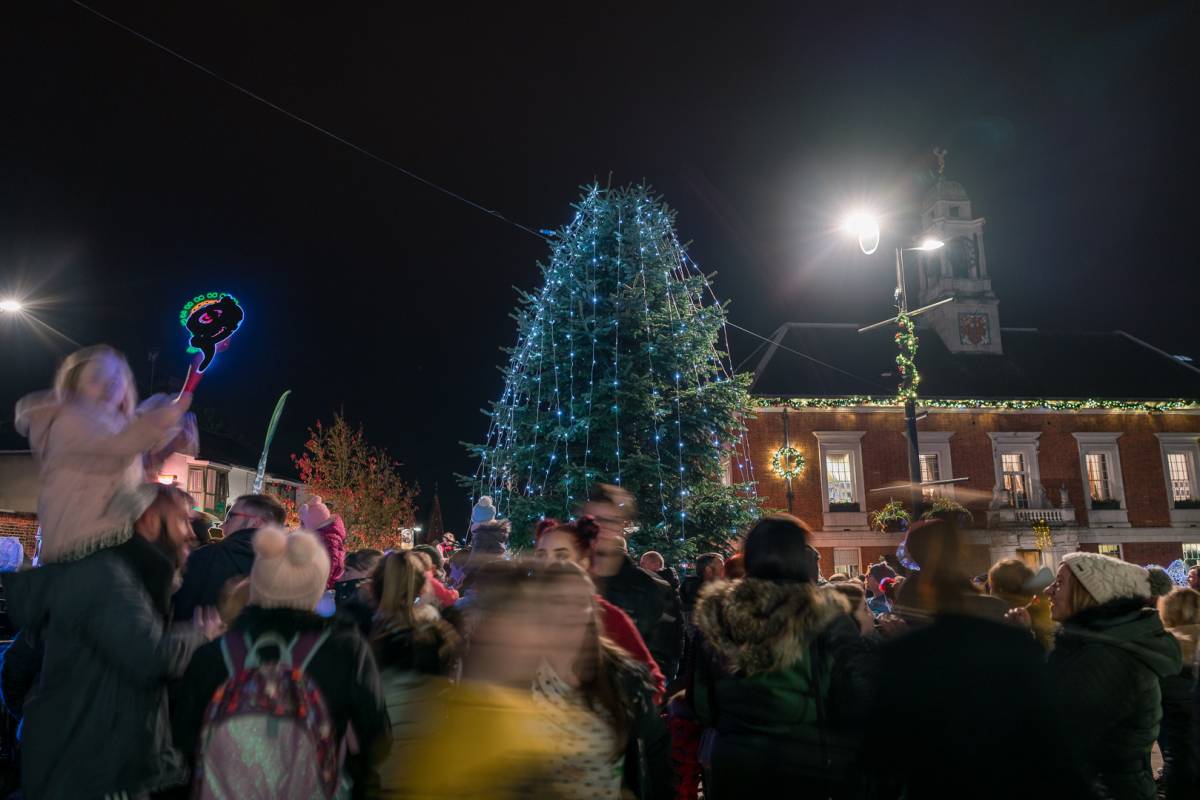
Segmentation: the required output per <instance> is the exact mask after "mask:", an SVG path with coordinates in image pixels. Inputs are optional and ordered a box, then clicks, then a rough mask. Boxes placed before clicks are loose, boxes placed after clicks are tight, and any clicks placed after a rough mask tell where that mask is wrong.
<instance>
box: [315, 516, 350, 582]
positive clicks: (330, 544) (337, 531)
mask: <svg viewBox="0 0 1200 800" xmlns="http://www.w3.org/2000/svg"><path fill="white" fill-rule="evenodd" d="M313 532H314V533H316V534H317V536H320V537H321V541H322V542H323V543H324V544H325V549H326V550H327V551H328V552H329V580H328V581H327V582H326V583H325V588H326V589H332V588H333V585H334V584H335V583H337V582H338V581H340V580H341V579H342V576H343V575H345V574H346V523H344V522H342V518H341V517H339V516H338V515H337V514H334V515H333V516H332V517H330V518H329V519H327V520H326V521H325V523H324V524H323V525H321V527H319V528H317V529H316V530H315V531H313Z"/></svg>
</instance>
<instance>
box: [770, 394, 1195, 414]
mask: <svg viewBox="0 0 1200 800" xmlns="http://www.w3.org/2000/svg"><path fill="white" fill-rule="evenodd" d="M751 405H752V406H753V407H754V408H782V407H785V406H786V407H787V408H791V409H816V410H823V409H853V408H900V407H903V406H904V399H903V398H902V397H878V396H872V395H849V396H846V397H754V398H751ZM921 407H922V408H932V409H944V410H959V411H962V410H981V411H989V410H995V411H1137V412H1143V413H1146V414H1160V413H1163V412H1166V411H1195V410H1200V401H1197V400H1182V399H1180V400H1097V399H1094V398H1089V399H1085V400H1049V399H1032V400H999V399H995V398H972V397H960V398H940V397H923V398H921Z"/></svg>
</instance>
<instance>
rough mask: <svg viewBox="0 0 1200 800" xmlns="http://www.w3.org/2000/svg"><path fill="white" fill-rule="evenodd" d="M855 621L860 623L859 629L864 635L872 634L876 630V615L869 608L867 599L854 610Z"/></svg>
mask: <svg viewBox="0 0 1200 800" xmlns="http://www.w3.org/2000/svg"><path fill="white" fill-rule="evenodd" d="M854 621H855V622H857V623H858V630H859V631H860V632H861V633H862V635H863V636H870V635H871V634H872V633H874V632H875V617H874V615H872V614H871V609H869V608H867V603H866V601H865V600H864V601H863V602H861V603H859V604H858V608H856V609H855V610H854Z"/></svg>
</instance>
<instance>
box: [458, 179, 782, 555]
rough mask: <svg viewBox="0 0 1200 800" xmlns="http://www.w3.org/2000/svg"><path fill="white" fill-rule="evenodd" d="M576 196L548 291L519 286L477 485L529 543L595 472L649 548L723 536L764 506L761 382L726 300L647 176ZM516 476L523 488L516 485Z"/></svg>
mask: <svg viewBox="0 0 1200 800" xmlns="http://www.w3.org/2000/svg"><path fill="white" fill-rule="evenodd" d="M575 210H576V214H575V216H574V218H573V219H572V221H571V222H570V223H569V224H568V225H566V226H565V227H564V228H562V229H561V230H560V231H558V232H556V234H555V236H553V237H551V249H550V261H549V263H548V264H544V265H542V272H543V279H544V282H543V286H542V289H541V291H540V292H539V293H537V294H533V293H527V294H522V295H521V300H520V304H519V306H518V309H517V313H516V318H517V346H516V348H514V349H513V350H511V351H509V363H508V366H507V367H506V369H505V371H504V373H505V386H504V390H503V392H502V393H501V395H500V399H499V400H498V401H497V402H495V403H493V404H492V407H491V411H490V417H491V423H490V426H489V431H488V436H487V437H486V439H485V440H484V443H483V444H481V445H478V446H475V447H473V448H472V450H473V452H474V453H475V454H476V455H477V457H478V458H479V468H478V470H477V471H476V474H475V476H474V478H473V479H471V480H470V486H471V490H472V495H473V496H479V495H481V494H492V495H493V497H497V496H499V497H503V498H504V502H503V503H502V504H501V503H498V504H497V506H498V508H502V512H501V513H503V514H504V515H506V516H508V517H509V518H510V519H511V520H512V521H513V527H514V533H515V536H516V537H517V540H518V542H520V541H521V540H522V539H526V538H527V536H528V533H529V528H530V527H531V525H532V523H533V522H534V521H535V520H537V519H539V518H540V517H541V516H543V515H561V514H562V513H563V512H564V509H573V508H575V507H577V506H578V504H579V502H580V501H581V500H582V498H583V496H584V492H585V491H586V488H587V487H588V486H589V485H591V484H593V483H596V482H609V483H619V484H621V485H623V486H625V488H627V489H628V490H630V491H631V492H633V493H634V494H635V496H636V497H637V500H638V507H639V509H640V511H641V515H642V519H641V520H640V522H641V527H640V529H639V531H638V532H637V533H636V534H635V536H636V537H637V541H636V545H637V546H639V547H653V548H654V549H658V550H660V551H662V552H665V553H668V554H671V555H675V554H684V553H686V552H696V551H697V548H701V549H718V548H722V547H724V546H725V545H727V543H728V540H729V538H731V536H732V535H733V534H735V533H736V532H739V531H740V530H742V529H743V528H744V526H745V525H746V524H747V523H748V522H749V521H750V520H751V519H753V517H754V515H755V514H756V513H757V511H758V500H757V497H756V495H755V491H754V486H753V481H752V480H745V477H746V476H747V475H748V474H751V473H750V461H749V458H748V452H747V447H746V442H745V437H744V426H743V424H742V414H743V413H744V412H745V409H746V408H748V407H749V397H748V394H747V385H748V380H747V378H746V377H744V376H736V377H735V376H734V375H733V374H732V370H731V369H730V366H729V360H728V353H727V342H726V340H725V337H724V335H723V334H724V321H725V315H724V308H723V307H722V306H721V304H720V303H719V302H718V301H717V300H716V298H715V296H713V295H712V287H711V285H710V282H709V280H708V278H707V277H706V276H705V275H704V274H703V273H702V272H700V271H699V270H698V269H697V268H695V267H694V266H693V265H692V264H690V262H689V261H688V260H687V256H686V253H685V252H684V251H683V249H682V247H680V246H679V244H678V238H677V237H676V234H675V230H674V214H673V212H671V211H670V209H668V208H667V207H666V205H665V204H664V203H663V202H662V200H661V198H659V197H657V196H654V195H652V194H651V193H650V191H649V190H648V189H647V188H645V187H631V188H627V189H602V188H600V187H598V186H591V187H588V188H587V189H586V190H585V192H584V194H583V196H582V197H581V198H580V201H579V203H578V204H577V205H576V207H575ZM710 297H711V298H712V299H711V301H709V302H707V303H706V302H705V301H706V300H707V299H708V298H710ZM584 362H587V369H586V371H585V370H583V365H584ZM585 384H586V386H585ZM668 426H669V427H670V428H671V429H673V430H674V435H673V436H671V437H670V439H674V441H673V442H671V444H666V442H667V441H669V439H667V438H665V437H664V433H666V430H665V429H666V428H667V427H668ZM730 473H732V476H733V480H730ZM668 475H675V476H676V477H675V478H673V479H668V478H667V476H668ZM513 476H523V479H522V486H521V491H516V492H513V491H509V492H507V493H505V492H504V491H503V489H504V488H505V486H506V483H507V482H512V480H513ZM668 489H669V491H668Z"/></svg>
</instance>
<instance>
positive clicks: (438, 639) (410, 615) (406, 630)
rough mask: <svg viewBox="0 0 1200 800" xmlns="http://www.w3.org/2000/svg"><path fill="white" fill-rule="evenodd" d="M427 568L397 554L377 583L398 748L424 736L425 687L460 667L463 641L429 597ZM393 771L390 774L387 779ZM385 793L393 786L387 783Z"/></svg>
mask: <svg viewBox="0 0 1200 800" xmlns="http://www.w3.org/2000/svg"><path fill="white" fill-rule="evenodd" d="M427 580H428V578H427V577H426V574H425V568H424V564H423V563H422V562H421V560H420V559H418V557H417V556H416V555H414V554H413V553H412V552H411V551H410V552H392V553H389V554H387V555H386V556H384V558H383V560H382V561H380V562H379V564H378V566H376V567H375V572H374V575H373V576H372V579H371V587H372V592H373V593H374V595H375V601H376V606H377V608H378V611H377V612H376V614H375V624H374V629H373V631H372V634H371V646H372V649H373V650H374V652H375V660H376V662H377V663H378V665H379V672H380V679H381V681H382V683H383V694H384V697H385V698H386V699H387V709H388V718H389V719H390V720H391V723H392V740H393V749H394V750H399V749H400V748H402V747H403V746H404V745H405V744H406V743H407V742H408V741H410V740H411V739H413V738H415V737H416V736H417V735H418V731H419V724H420V720H421V716H422V715H421V711H420V709H419V701H420V698H421V697H422V689H424V688H425V687H426V686H427V685H428V684H429V682H430V679H431V678H432V677H435V676H448V675H449V674H450V673H451V671H452V670H453V669H454V666H455V660H456V658H457V656H458V652H459V647H460V645H461V640H460V639H459V636H458V633H457V632H456V631H455V630H454V628H453V626H451V625H450V624H449V623H448V622H446V621H444V620H443V619H442V618H441V615H439V614H438V610H437V607H436V606H435V605H433V604H432V603H430V602H428V600H427V599H426V597H425V595H427V591H426V588H427V587H426V583H427ZM389 772H390V770H386V769H385V770H384V774H385V777H386V775H387V774H388V773H389ZM384 788H385V789H386V788H387V785H386V783H385V787H384Z"/></svg>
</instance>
